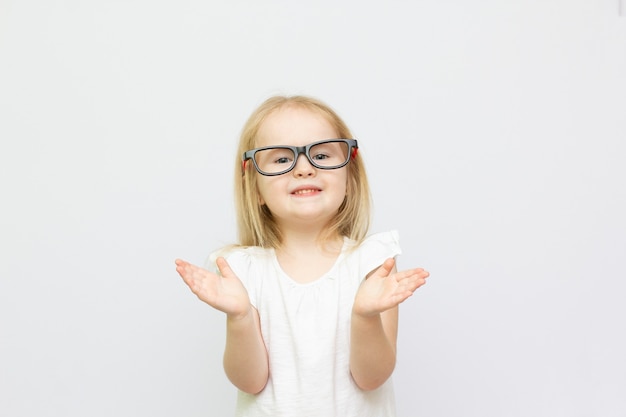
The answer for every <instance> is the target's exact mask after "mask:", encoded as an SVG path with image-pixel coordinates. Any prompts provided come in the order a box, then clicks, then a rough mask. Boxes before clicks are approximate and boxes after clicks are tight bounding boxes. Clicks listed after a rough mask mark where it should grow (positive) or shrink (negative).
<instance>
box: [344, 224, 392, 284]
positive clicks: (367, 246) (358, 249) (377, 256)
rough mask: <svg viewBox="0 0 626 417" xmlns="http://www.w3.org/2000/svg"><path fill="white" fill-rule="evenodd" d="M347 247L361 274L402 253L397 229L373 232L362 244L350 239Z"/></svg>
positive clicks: (348, 254)
mask: <svg viewBox="0 0 626 417" xmlns="http://www.w3.org/2000/svg"><path fill="white" fill-rule="evenodd" d="M347 247H348V253H347V256H348V259H353V262H357V263H358V265H359V270H360V271H361V274H367V273H369V272H370V271H372V270H373V269H374V268H377V267H379V266H380V265H381V264H382V263H383V262H384V261H385V259H388V258H395V257H396V256H398V255H400V254H401V253H402V250H401V248H400V242H399V235H398V232H397V231H396V230H391V231H388V232H380V233H374V234H371V235H369V236H367V237H366V238H365V239H364V240H363V242H361V243H360V244H358V243H357V242H354V241H348V244H347Z"/></svg>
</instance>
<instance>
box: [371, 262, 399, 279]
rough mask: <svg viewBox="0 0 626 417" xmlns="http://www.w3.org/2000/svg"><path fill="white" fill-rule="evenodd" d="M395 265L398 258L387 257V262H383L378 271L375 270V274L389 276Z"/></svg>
mask: <svg viewBox="0 0 626 417" xmlns="http://www.w3.org/2000/svg"><path fill="white" fill-rule="evenodd" d="M395 266H396V260H395V259H394V258H387V259H385V262H383V264H382V265H381V266H379V267H378V269H377V270H376V272H374V275H377V276H379V277H386V276H389V274H390V273H391V271H393V268H394V267H395Z"/></svg>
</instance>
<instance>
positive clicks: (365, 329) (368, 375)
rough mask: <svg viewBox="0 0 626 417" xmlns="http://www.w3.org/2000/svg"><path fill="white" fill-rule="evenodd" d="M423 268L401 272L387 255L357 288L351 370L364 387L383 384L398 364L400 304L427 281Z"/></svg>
mask: <svg viewBox="0 0 626 417" xmlns="http://www.w3.org/2000/svg"><path fill="white" fill-rule="evenodd" d="M427 277H428V272H426V271H424V270H423V269H421V268H418V269H411V270H407V271H402V272H397V271H396V267H395V260H394V259H393V258H390V259H387V260H386V261H385V262H384V263H383V265H382V266H381V267H380V268H378V269H377V270H376V271H374V272H372V273H370V274H369V275H368V278H367V279H366V280H365V281H364V282H363V284H362V285H361V287H360V288H359V291H358V292H357V295H356V298H355V300H354V306H353V308H352V322H351V340H350V372H351V374H352V378H353V379H354V382H355V383H356V384H357V385H358V386H359V388H361V389H363V390H373V389H376V388H378V387H379V386H381V385H382V384H383V383H384V382H385V381H386V380H387V379H388V378H389V376H391V373H392V372H393V369H394V367H395V364H396V339H397V334H398V304H400V303H401V302H403V301H404V300H406V299H407V298H408V297H410V296H411V295H412V294H413V291H415V290H416V289H417V288H419V287H420V286H422V285H424V283H425V282H426V278H427Z"/></svg>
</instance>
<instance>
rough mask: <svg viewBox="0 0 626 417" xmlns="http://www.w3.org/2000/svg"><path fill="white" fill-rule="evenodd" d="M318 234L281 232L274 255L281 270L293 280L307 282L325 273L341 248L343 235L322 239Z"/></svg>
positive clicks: (333, 262)
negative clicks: (279, 241) (279, 243)
mask: <svg viewBox="0 0 626 417" xmlns="http://www.w3.org/2000/svg"><path fill="white" fill-rule="evenodd" d="M320 237H321V236H320V234H319V233H318V234H315V235H310V234H303V233H283V235H282V238H283V239H282V242H281V245H280V246H279V247H278V248H276V257H277V259H278V263H279V264H280V266H281V267H282V269H283V271H284V272H285V273H286V274H287V275H288V276H290V277H291V278H292V279H293V280H294V281H296V282H299V283H307V282H312V281H315V280H316V279H318V278H320V277H321V276H323V275H324V274H325V273H327V272H328V271H329V270H330V269H331V268H332V266H333V265H334V264H335V262H336V260H337V257H338V256H339V254H340V253H341V249H342V248H343V237H341V236H339V235H336V236H334V237H332V238H330V239H326V240H324V241H322V240H320Z"/></svg>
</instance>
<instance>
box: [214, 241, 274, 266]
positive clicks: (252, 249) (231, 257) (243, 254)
mask: <svg viewBox="0 0 626 417" xmlns="http://www.w3.org/2000/svg"><path fill="white" fill-rule="evenodd" d="M272 256H274V250H273V249H271V248H262V247H260V246H241V245H228V246H225V247H223V248H220V249H218V250H216V251H214V252H212V253H211V254H210V255H209V257H208V258H207V260H206V267H207V269H209V270H213V271H214V270H216V269H217V267H216V265H215V261H216V260H217V258H225V259H226V261H228V263H229V264H230V265H231V266H233V265H250V264H251V263H252V262H254V261H255V260H258V259H270V258H271V257H272Z"/></svg>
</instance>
